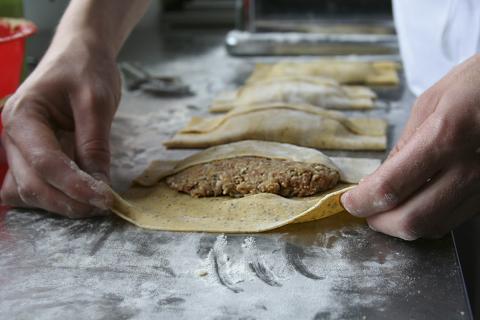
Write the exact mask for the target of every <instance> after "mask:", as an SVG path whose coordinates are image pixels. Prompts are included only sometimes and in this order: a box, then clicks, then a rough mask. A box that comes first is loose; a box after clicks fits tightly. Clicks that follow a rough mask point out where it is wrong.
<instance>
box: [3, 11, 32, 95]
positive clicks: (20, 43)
mask: <svg viewBox="0 0 480 320" xmlns="http://www.w3.org/2000/svg"><path fill="white" fill-rule="evenodd" d="M36 30H37V28H36V27H35V25H34V24H33V23H32V22H30V21H27V20H24V19H13V18H0V70H1V74H0V99H3V98H4V97H5V96H7V95H9V94H12V93H13V92H15V90H16V89H17V87H18V85H19V84H20V78H21V76H22V67H23V58H24V56H25V39H26V38H27V37H28V36H31V35H32V34H33V33H35V31H36Z"/></svg>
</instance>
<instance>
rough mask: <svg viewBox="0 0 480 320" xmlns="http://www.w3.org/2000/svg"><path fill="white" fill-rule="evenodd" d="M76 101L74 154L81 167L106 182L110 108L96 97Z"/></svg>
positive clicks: (108, 176) (108, 171)
mask: <svg viewBox="0 0 480 320" xmlns="http://www.w3.org/2000/svg"><path fill="white" fill-rule="evenodd" d="M78 103H79V105H78V107H76V108H75V107H74V118H75V119H74V120H75V158H76V160H77V163H78V165H79V167H80V168H81V169H82V170H84V171H85V172H87V173H88V174H90V175H91V176H93V177H94V178H95V179H97V180H101V181H103V182H105V183H107V184H109V182H110V129H111V123H112V120H113V114H112V113H111V112H110V111H109V110H112V108H111V107H110V106H108V105H106V104H105V102H102V101H100V99H95V98H90V99H80V100H79V102H78Z"/></svg>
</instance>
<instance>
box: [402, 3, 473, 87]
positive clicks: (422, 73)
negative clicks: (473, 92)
mask: <svg viewBox="0 0 480 320" xmlns="http://www.w3.org/2000/svg"><path fill="white" fill-rule="evenodd" d="M393 9H394V10H393V12H394V18H395V25H396V28H397V33H398V38H399V42H400V53H401V55H402V59H403V62H404V67H405V74H406V77H407V82H408V85H409V87H410V89H411V90H412V91H413V93H415V94H416V95H420V94H421V93H422V92H424V91H425V90H426V89H428V88H429V87H430V86H432V85H433V84H434V83H435V82H437V81H438V80H440V79H441V78H442V77H443V76H444V75H445V74H446V73H447V72H448V71H449V70H450V69H451V68H452V67H454V66H455V65H457V64H459V63H461V62H462V61H464V60H466V59H467V58H469V57H471V56H472V55H474V54H475V53H476V52H480V0H393Z"/></svg>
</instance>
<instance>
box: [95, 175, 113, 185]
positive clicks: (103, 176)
mask: <svg viewBox="0 0 480 320" xmlns="http://www.w3.org/2000/svg"><path fill="white" fill-rule="evenodd" d="M92 177H94V178H95V179H97V180H100V181H103V182H105V183H106V184H110V178H109V177H108V176H107V175H106V174H104V173H102V172H95V173H92Z"/></svg>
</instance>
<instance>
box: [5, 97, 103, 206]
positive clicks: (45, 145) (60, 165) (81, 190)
mask: <svg viewBox="0 0 480 320" xmlns="http://www.w3.org/2000/svg"><path fill="white" fill-rule="evenodd" d="M12 113H13V114H14V115H15V120H13V121H12V120H11V119H8V118H7V119H5V120H6V121H5V129H6V132H7V135H8V137H9V139H10V140H11V141H12V142H13V143H14V144H15V145H16V146H17V147H18V150H19V151H20V153H21V154H22V158H24V159H25V160H26V162H27V163H28V164H30V165H31V167H32V168H33V169H34V172H35V173H36V175H38V176H39V177H41V179H43V180H44V181H46V182H47V183H49V184H50V185H51V186H53V187H55V188H56V189H57V190H61V191H62V192H64V193H65V194H66V195H68V196H69V197H70V198H72V199H75V200H77V201H79V202H82V203H84V204H90V205H93V206H95V207H98V208H100V209H107V208H108V207H109V206H110V204H111V202H112V194H111V191H110V188H109V187H108V186H107V185H105V183H103V182H100V181H98V180H95V179H94V178H92V177H91V176H89V175H88V174H86V173H85V172H84V171H82V170H80V169H79V168H78V166H77V165H76V164H75V163H74V162H73V161H72V160H71V159H70V158H68V157H67V156H66V155H65V154H64V153H63V152H62V151H61V149H60V145H59V143H58V140H57V139H56V137H55V134H54V133H53V131H52V129H51V125H50V123H49V122H48V119H47V118H46V117H47V116H46V115H45V114H44V113H45V111H41V110H36V105H35V104H31V105H24V106H22V107H21V108H17V110H14V111H13V112H11V113H10V116H11V115H12Z"/></svg>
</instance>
